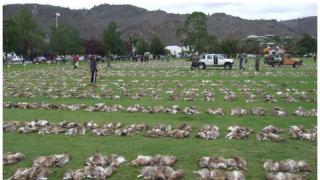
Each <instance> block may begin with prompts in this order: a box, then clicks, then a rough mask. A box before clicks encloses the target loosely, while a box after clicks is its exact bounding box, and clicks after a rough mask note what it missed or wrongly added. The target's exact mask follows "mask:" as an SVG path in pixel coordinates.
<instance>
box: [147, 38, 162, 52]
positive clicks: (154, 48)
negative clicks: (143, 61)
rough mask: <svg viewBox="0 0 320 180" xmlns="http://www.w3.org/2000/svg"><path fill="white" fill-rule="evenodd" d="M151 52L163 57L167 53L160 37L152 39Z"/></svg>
mask: <svg viewBox="0 0 320 180" xmlns="http://www.w3.org/2000/svg"><path fill="white" fill-rule="evenodd" d="M150 51H151V53H152V54H154V55H163V54H164V53H165V50H164V45H163V44H162V42H161V40H160V38H159V37H157V36H155V37H153V38H152V40H151V43H150Z"/></svg>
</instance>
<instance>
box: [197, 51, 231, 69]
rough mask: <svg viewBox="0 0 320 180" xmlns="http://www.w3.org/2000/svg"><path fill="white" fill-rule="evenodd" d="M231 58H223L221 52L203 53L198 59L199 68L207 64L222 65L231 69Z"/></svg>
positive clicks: (203, 67)
mask: <svg viewBox="0 0 320 180" xmlns="http://www.w3.org/2000/svg"><path fill="white" fill-rule="evenodd" d="M233 64H234V60H233V59H228V58H225V56H224V55H223V54H203V55H202V56H201V58H200V61H199V68H200V69H205V68H206V67H207V66H212V67H224V69H226V70H230V69H232V66H233Z"/></svg>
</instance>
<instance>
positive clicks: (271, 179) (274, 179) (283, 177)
mask: <svg viewBox="0 0 320 180" xmlns="http://www.w3.org/2000/svg"><path fill="white" fill-rule="evenodd" d="M266 180H308V178H307V176H306V175H304V174H294V173H288V172H287V173H283V172H277V173H267V176H266Z"/></svg>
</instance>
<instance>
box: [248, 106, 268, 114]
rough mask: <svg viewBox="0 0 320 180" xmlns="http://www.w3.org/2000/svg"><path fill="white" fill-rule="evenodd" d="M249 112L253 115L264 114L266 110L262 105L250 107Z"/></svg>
mask: <svg viewBox="0 0 320 180" xmlns="http://www.w3.org/2000/svg"><path fill="white" fill-rule="evenodd" d="M251 114H252V115H254V116H265V115H266V110H265V109H264V108H262V107H253V108H252V109H251Z"/></svg>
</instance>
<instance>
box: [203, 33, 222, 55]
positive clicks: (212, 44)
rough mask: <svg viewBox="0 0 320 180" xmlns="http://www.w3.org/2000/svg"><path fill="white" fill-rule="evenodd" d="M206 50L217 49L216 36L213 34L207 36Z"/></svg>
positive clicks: (216, 50)
mask: <svg viewBox="0 0 320 180" xmlns="http://www.w3.org/2000/svg"><path fill="white" fill-rule="evenodd" d="M204 49H205V51H206V52H211V53H212V52H218V51H219V42H218V38H217V37H215V36H213V35H208V36H207V43H206V44H205V48H204Z"/></svg>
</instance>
